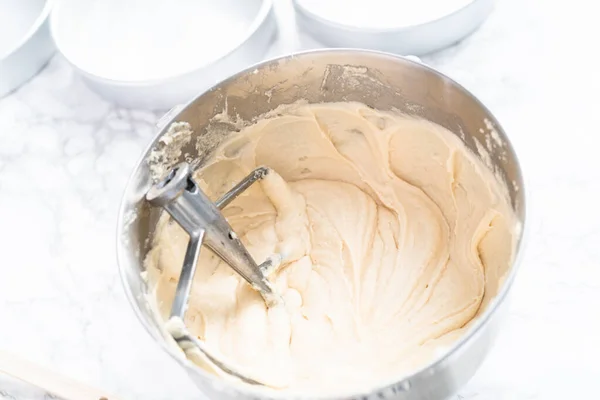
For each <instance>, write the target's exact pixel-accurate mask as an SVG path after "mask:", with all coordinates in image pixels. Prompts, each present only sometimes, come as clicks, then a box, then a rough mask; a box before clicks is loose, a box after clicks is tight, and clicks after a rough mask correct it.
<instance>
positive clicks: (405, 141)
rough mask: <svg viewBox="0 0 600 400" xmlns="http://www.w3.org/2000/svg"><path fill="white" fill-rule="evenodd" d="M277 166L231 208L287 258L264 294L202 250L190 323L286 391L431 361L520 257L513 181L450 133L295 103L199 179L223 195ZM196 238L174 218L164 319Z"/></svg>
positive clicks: (239, 225)
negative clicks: (272, 298) (273, 302)
mask: <svg viewBox="0 0 600 400" xmlns="http://www.w3.org/2000/svg"><path fill="white" fill-rule="evenodd" d="M260 165H266V166H268V167H270V168H271V169H273V170H274V171H275V172H276V173H270V174H269V175H267V177H266V178H265V179H264V180H263V181H261V182H260V183H256V184H254V185H253V186H252V187H251V188H250V189H249V190H247V191H246V192H244V194H243V195H242V196H240V197H239V198H237V199H236V200H235V201H234V202H233V203H231V204H230V205H229V206H228V207H227V208H226V209H225V210H224V211H223V213H224V215H225V216H226V218H227V219H228V221H229V222H230V224H231V225H232V227H233V229H234V230H235V231H236V233H237V235H238V236H239V237H240V238H241V240H242V241H243V242H244V244H245V245H246V246H247V248H248V250H249V251H250V253H251V254H252V255H253V257H254V258H255V260H257V261H258V262H262V261H263V260H265V259H266V258H267V257H268V256H272V255H273V254H278V255H281V257H282V260H283V261H282V263H281V265H280V266H279V267H278V268H277V269H276V270H275V271H273V272H272V274H271V275H270V280H271V281H272V282H273V284H274V285H275V287H276V288H277V290H278V291H279V293H280V294H281V295H282V296H283V298H284V301H285V304H284V305H281V306H278V307H274V308H270V309H267V308H266V306H265V304H264V302H263V300H262V298H261V296H260V295H259V294H258V293H257V292H255V291H254V290H253V289H252V288H251V287H250V286H249V285H248V284H247V283H246V282H245V281H244V280H243V279H242V278H241V277H240V276H238V275H237V274H236V273H235V272H234V271H233V270H232V269H231V268H230V267H229V266H227V265H226V264H225V263H223V262H221V261H220V259H219V258H217V257H216V256H215V255H213V254H212V253H211V252H210V250H209V249H207V248H204V249H203V251H202V254H201V256H200V261H199V265H198V271H197V274H196V276H195V280H194V285H193V291H192V294H191V298H190V306H189V309H188V312H187V315H186V324H187V326H188V328H189V329H190V331H191V332H193V333H194V334H196V335H197V336H198V337H200V338H201V339H202V340H204V341H205V342H206V344H207V346H210V347H211V348H212V349H214V351H215V352H216V353H218V354H221V355H222V356H223V357H225V358H226V359H229V360H231V361H232V362H233V363H235V364H238V365H240V366H242V367H243V368H244V370H246V371H251V372H252V374H253V375H254V377H256V378H259V379H261V380H265V381H267V382H272V386H274V387H276V388H278V389H281V390H309V391H312V392H318V393H329V392H335V391H339V390H341V389H344V390H362V389H369V388H371V387H373V386H375V385H377V384H379V383H382V382H386V381H391V380H394V379H399V378H401V377H402V375H404V374H407V373H411V372H413V371H415V369H417V368H420V367H423V366H425V365H426V364H427V363H429V362H431V361H432V360H433V359H434V358H435V357H436V356H438V355H440V354H441V352H443V351H445V350H446V349H447V348H448V347H449V346H450V345H452V343H453V342H454V341H455V340H457V339H458V338H459V337H460V335H461V334H462V333H463V332H464V329H465V327H467V326H468V325H469V323H470V322H471V321H473V319H474V318H475V317H476V316H477V315H478V313H479V312H480V311H481V310H482V309H483V308H484V307H485V305H486V304H487V302H489V300H490V299H492V298H493V297H494V296H495V295H496V294H497V292H498V290H499V287H500V285H501V283H502V280H503V278H504V276H505V275H506V274H507V273H508V270H509V268H510V265H511V262H512V259H513V251H514V237H515V232H514V231H515V227H516V218H515V216H514V215H513V212H512V208H511V206H510V203H509V200H508V195H507V191H506V188H505V186H504V185H503V184H502V183H501V182H500V181H499V180H498V179H497V178H496V177H495V176H494V175H493V174H492V172H490V171H489V169H488V168H486V167H485V165H484V164H483V163H482V162H481V161H480V160H479V159H478V158H477V157H476V156H475V155H474V154H473V153H471V152H470V150H468V149H467V147H466V146H465V145H464V144H463V143H462V142H461V141H460V139H458V138H457V137H456V136H455V135H453V134H452V133H451V132H449V131H448V130H446V129H445V128H442V127H441V126H438V125H436V124H434V123H431V122H428V121H425V120H420V119H415V118H411V117H407V116H401V115H395V114H391V113H384V112H380V111H376V110H373V109H371V108H368V107H367V106H365V105H363V104H359V103H327V104H311V105H295V106H288V107H286V108H285V109H283V111H282V112H280V113H273V115H271V116H270V117H269V118H265V119H262V120H260V121H258V122H257V123H255V124H254V125H251V126H249V127H246V128H244V129H243V130H242V131H241V132H239V133H234V134H232V135H231V136H229V137H228V138H227V140H226V141H225V142H224V143H222V144H221V145H220V146H219V148H218V149H217V150H216V152H215V154H214V157H213V158H212V160H211V161H210V162H209V163H208V164H207V166H205V167H204V168H202V169H201V170H200V171H198V172H197V174H196V182H197V183H198V184H199V185H200V186H201V188H202V189H203V190H204V191H205V192H206V193H207V194H208V195H209V196H211V198H213V199H217V198H218V197H219V196H220V195H222V194H223V193H225V192H226V191H227V190H229V189H230V188H231V187H232V186H233V185H234V184H235V183H237V182H238V181H240V180H241V179H242V178H243V177H244V176H245V175H246V174H248V173H249V172H250V171H251V170H252V169H254V168H255V167H257V166H260ZM187 241H188V237H187V235H186V234H185V232H184V231H183V230H182V229H181V228H180V227H179V226H178V225H177V224H176V223H175V222H173V221H170V219H169V217H168V216H167V215H166V214H165V215H163V217H162V219H161V220H160V222H159V226H158V228H157V234H156V236H155V238H154V242H153V246H152V249H151V251H150V252H149V254H148V256H147V260H146V266H147V269H148V279H149V281H150V282H151V284H153V285H154V287H155V292H156V296H157V300H158V304H159V307H160V308H161V311H162V312H163V313H164V316H165V317H167V316H168V313H169V309H170V307H171V301H172V299H173V297H174V291H175V287H176V284H177V278H178V277H179V273H180V270H181V266H182V263H183V256H184V253H185V249H186V245H187Z"/></svg>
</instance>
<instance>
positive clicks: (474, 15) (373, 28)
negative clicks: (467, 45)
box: [293, 0, 495, 56]
mask: <svg viewBox="0 0 600 400" xmlns="http://www.w3.org/2000/svg"><path fill="white" fill-rule="evenodd" d="M418 1H419V0H416V1H415V3H417V2H418ZM494 2H495V0H471V1H470V2H468V3H466V4H464V5H462V6H460V7H458V8H456V9H454V10H452V9H450V11H449V12H448V13H446V14H445V15H444V14H443V15H441V16H440V15H439V14H436V13H433V12H432V13H431V16H432V17H431V19H428V18H427V17H426V16H425V18H421V19H419V21H418V22H417V23H415V24H410V23H406V22H404V23H401V22H400V21H399V22H398V26H393V24H387V25H385V26H382V27H377V24H376V23H374V22H372V21H370V22H371V23H370V24H366V23H365V24H358V23H357V22H356V18H354V19H353V20H352V21H344V20H343V18H336V19H333V18H332V15H335V14H332V13H327V14H325V13H324V12H323V9H322V6H319V7H316V6H315V4H320V5H325V4H327V3H326V2H321V3H316V2H315V1H314V0H313V1H311V2H307V1H303V0H293V3H294V7H295V10H296V20H297V23H298V26H299V27H300V29H302V30H303V31H305V32H307V33H308V34H309V35H311V36H312V37H314V38H315V39H316V40H318V41H319V42H321V43H323V44H325V45H327V46H330V47H354V48H363V49H372V50H380V51H386V52H391V53H396V54H401V55H409V54H412V55H417V56H420V55H424V54H427V53H431V52H433V51H436V50H441V49H443V48H445V47H448V46H450V45H452V44H454V43H456V42H458V41H459V40H461V39H463V38H464V37H465V36H467V35H469V34H471V33H472V32H473V31H475V30H476V29H477V28H478V27H479V26H480V25H481V24H482V23H483V21H485V19H486V18H487V17H488V16H489V14H490V13H491V11H492V9H493V7H494ZM365 3H369V2H368V1H365ZM387 3H388V4H393V2H391V1H388V2H387ZM398 3H404V2H398ZM373 7H377V4H374V5H373ZM395 7H396V9H395V10H394V14H396V15H401V14H402V7H401V6H400V4H398V5H396V6H395ZM409 7H410V6H409ZM382 12H386V11H382ZM388 12H389V11H388ZM338 14H341V13H338Z"/></svg>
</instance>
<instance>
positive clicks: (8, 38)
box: [0, 0, 54, 97]
mask: <svg viewBox="0 0 600 400" xmlns="http://www.w3.org/2000/svg"><path fill="white" fill-rule="evenodd" d="M51 3H52V2H51V1H50V0H1V1H0V97H3V96H5V95H7V94H9V93H11V92H12V91H14V90H16V89H17V88H19V87H20V86H21V85H22V84H24V83H25V82H27V81H28V80H29V79H31V78H32V77H33V76H35V75H36V74H37V73H38V72H39V71H40V70H41V69H42V67H43V66H44V65H46V63H47V62H48V60H49V59H50V57H51V56H52V54H53V53H54V45H53V43H52V39H51V38H50V33H49V31H48V14H49V12H50V8H51Z"/></svg>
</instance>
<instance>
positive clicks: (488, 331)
mask: <svg viewBox="0 0 600 400" xmlns="http://www.w3.org/2000/svg"><path fill="white" fill-rule="evenodd" d="M299 99H305V100H308V101H309V102H332V101H360V102H363V103H365V104H367V105H369V106H371V107H374V108H377V109H381V110H389V109H398V110H400V111H402V112H405V113H407V114H412V115H417V116H421V117H424V118H426V119H429V120H431V121H434V122H436V123H438V124H440V125H442V126H445V127H446V128H448V129H449V130H451V131H452V132H454V133H455V134H456V135H458V136H459V137H460V138H461V139H462V140H463V141H464V142H465V143H466V145H467V146H468V147H469V148H470V149H472V150H473V152H474V153H475V154H479V151H481V148H482V144H485V143H486V142H488V143H489V142H490V140H489V138H490V135H492V137H493V138H494V142H495V143H501V144H502V145H495V146H490V149H488V150H486V151H483V153H486V154H481V156H482V159H484V161H485V160H487V161H488V162H489V161H490V160H491V163H492V167H493V168H494V169H495V170H496V172H497V174H499V175H500V176H502V178H503V179H504V180H505V181H506V182H507V186H508V189H509V192H510V197H511V201H512V205H513V207H514V210H515V213H516V215H517V216H518V218H519V220H520V222H521V223H523V222H524V218H525V204H524V191H523V180H522V177H521V171H520V169H519V164H518V161H517V158H516V155H515V154H514V152H513V150H512V147H511V146H510V143H509V142H508V139H507V138H506V136H505V134H504V132H503V130H502V128H501V127H500V125H499V124H498V121H496V119H495V118H494V117H493V115H492V114H491V113H490V112H489V111H488V110H487V109H486V108H485V107H484V106H483V105H482V104H481V103H480V102H479V101H478V100H477V99H476V98H475V97H473V96H472V95H471V94H470V93H469V92H467V91H466V90H465V89H464V88H462V87H461V86H459V85H458V84H457V83H455V82H454V81H452V80H451V79H449V78H447V77H445V76H443V75H441V74H440V73H438V72H436V71H434V70H432V69H431V68H429V67H427V66H424V65H422V64H420V63H418V62H414V61H411V60H408V59H406V58H402V57H399V56H394V55H390V54H385V53H378V52H371V51H364V50H320V51H311V52H307V53H302V54H296V55H291V56H286V57H283V58H279V59H275V60H272V61H266V62H264V63H262V64H259V65H257V66H254V67H251V68H249V69H247V70H245V71H242V72H240V73H238V74H236V75H234V76H233V77H231V78H229V79H227V80H225V81H223V82H221V83H220V84H218V85H216V86H215V87H213V88H212V89H210V90H209V91H207V92H205V93H203V94H202V95H200V96H199V97H197V98H196V99H195V100H193V101H192V102H191V103H189V104H187V105H186V106H185V107H183V108H182V109H181V111H179V112H178V113H177V114H176V115H174V116H173V117H172V118H171V119H170V121H169V123H170V122H172V121H187V122H189V123H190V124H191V126H192V128H193V130H194V140H192V144H191V145H190V146H188V148H184V149H183V153H186V152H188V153H190V154H197V156H198V161H199V163H200V164H202V162H203V161H204V160H206V156H207V155H209V154H210V152H211V150H212V149H214V148H215V145H216V144H217V143H218V142H219V141H220V140H222V139H223V138H224V137H225V136H226V135H227V133H226V132H225V131H227V129H220V130H219V129H210V131H207V125H208V124H209V120H210V119H211V118H212V117H213V116H215V115H216V114H218V113H221V112H223V111H224V110H225V112H227V113H228V114H229V115H231V116H236V115H239V116H240V117H241V118H244V119H246V120H250V119H252V118H253V117H256V116H258V115H261V114H262V113H265V112H267V111H270V110H272V109H273V108H275V107H277V106H278V105H280V104H286V103H292V102H294V101H296V100H299ZM169 123H167V125H166V126H168V125H169ZM166 126H165V128H163V129H161V130H160V132H159V133H158V135H157V136H156V138H155V139H154V141H153V142H152V143H151V144H150V146H149V147H148V149H147V151H146V152H145V153H144V154H143V156H142V158H141V159H140V161H139V163H138V165H137V167H136V168H135V171H134V172H133V174H132V176H131V178H130V181H129V184H128V185H127V188H126V190H125V194H124V197H123V202H122V205H121V209H120V215H119V222H118V233H117V252H118V261H119V266H120V269H121V275H122V278H123V282H124V285H125V290H126V292H127V293H128V295H129V298H130V300H131V304H132V306H133V308H134V309H135V310H136V312H137V314H138V316H139V318H140V320H141V321H142V323H143V325H144V326H145V327H146V329H147V330H148V332H149V333H150V334H151V335H152V337H153V338H154V339H155V340H156V341H157V342H158V343H160V345H161V346H162V347H163V348H164V349H165V350H166V351H168V352H169V353H170V354H171V355H172V356H173V357H174V358H175V359H176V360H177V361H178V362H179V363H180V364H181V365H182V367H183V368H184V369H185V370H186V371H187V372H188V374H189V375H190V376H191V378H192V379H193V380H194V382H195V383H196V384H197V385H198V386H199V387H200V389H201V390H202V391H203V392H204V393H205V394H206V395H208V397H209V398H215V399H216V398H219V399H265V398H268V399H276V398H301V397H300V396H290V395H289V393H286V395H283V394H282V393H281V392H276V391H272V390H268V389H265V388H262V387H258V386H251V385H247V384H243V383H237V382H231V381H229V380H224V379H221V378H218V377H216V376H214V375H212V374H209V373H207V372H206V371H204V370H203V369H200V368H198V367H196V366H195V365H193V364H191V363H190V362H189V361H188V360H186V359H184V358H183V357H182V355H181V353H179V352H178V351H177V350H176V347H175V346H173V345H171V344H170V343H172V342H171V340H170V338H169V337H168V335H167V334H166V333H165V331H164V328H162V322H161V321H160V317H158V316H157V315H156V314H155V313H154V312H152V307H151V304H150V303H149V302H148V298H147V285H146V283H145V281H144V279H143V278H142V275H141V273H142V271H143V270H144V264H143V260H144V256H145V254H146V252H147V251H148V245H149V240H148V238H151V237H152V234H153V227H154V224H155V222H156V218H157V215H156V211H155V210H150V208H149V206H148V205H147V203H146V201H145V200H144V195H145V193H146V192H147V190H148V188H149V187H150V184H151V177H150V171H149V168H148V165H147V162H146V159H147V157H148V155H149V154H150V151H151V150H152V149H153V148H154V146H155V145H157V144H158V139H159V138H160V137H161V136H162V135H163V134H165V132H166V130H167V128H166ZM213 128H214V122H213ZM215 132H218V133H215ZM496 135H497V136H496ZM486 138H487V139H488V140H487V141H486ZM196 140H199V143H200V144H204V146H203V149H204V150H203V153H202V154H198V152H197V151H196V150H195V147H194V146H193V144H194V143H195V142H196ZM521 232H522V229H521V230H520V231H519V237H518V247H521V246H520V244H521ZM519 253H520V251H518V250H517V254H519ZM517 263H518V256H517V259H516V261H515V263H514V264H513V267H512V269H511V270H510V272H509V275H508V277H507V278H506V279H505V280H504V283H503V287H502V288H501V289H500V292H499V294H498V295H497V296H496V297H495V298H494V299H493V300H492V301H491V302H490V303H489V304H488V307H487V309H486V310H485V311H484V312H483V313H482V314H481V315H480V316H479V318H478V320H477V322H476V323H475V324H474V325H473V327H472V328H471V329H470V330H468V331H467V332H466V333H465V335H464V336H463V338H462V339H461V340H459V341H458V342H457V343H456V344H455V345H454V346H453V347H452V348H451V349H450V350H449V351H448V352H446V353H445V354H443V355H441V356H440V358H438V359H437V360H434V361H433V362H432V363H431V364H430V365H428V366H427V367H425V368H423V369H422V370H420V371H417V372H415V373H414V374H413V375H410V376H408V377H404V378H402V379H400V380H399V381H396V382H389V383H387V384H384V385H382V386H381V387H379V388H377V389H376V390H373V391H371V392H368V393H345V394H344V393H341V394H340V396H338V397H335V398H343V399H382V398H386V399H387V398H396V399H402V400H408V399H410V400H416V399H418V400H427V399H444V398H446V397H448V396H450V395H451V394H453V393H455V392H456V391H457V390H458V388H459V387H460V386H462V385H463V384H464V383H466V382H467V380H468V379H469V378H470V377H471V376H472V375H473V374H474V373H475V371H476V370H477V368H478V367H479V365H480V364H481V362H482V361H483V359H484V358H485V356H486V354H487V353H488V351H489V349H490V346H491V344H492V341H493V339H494V336H495V334H496V333H497V332H498V327H499V324H500V321H501V314H502V311H503V309H505V308H506V301H505V300H506V296H507V294H508V291H509V290H510V287H511V284H512V282H513V279H514V277H515V273H516V265H517ZM306 398H312V399H314V398H318V396H313V395H311V396H309V397H306ZM330 398H331V397H330Z"/></svg>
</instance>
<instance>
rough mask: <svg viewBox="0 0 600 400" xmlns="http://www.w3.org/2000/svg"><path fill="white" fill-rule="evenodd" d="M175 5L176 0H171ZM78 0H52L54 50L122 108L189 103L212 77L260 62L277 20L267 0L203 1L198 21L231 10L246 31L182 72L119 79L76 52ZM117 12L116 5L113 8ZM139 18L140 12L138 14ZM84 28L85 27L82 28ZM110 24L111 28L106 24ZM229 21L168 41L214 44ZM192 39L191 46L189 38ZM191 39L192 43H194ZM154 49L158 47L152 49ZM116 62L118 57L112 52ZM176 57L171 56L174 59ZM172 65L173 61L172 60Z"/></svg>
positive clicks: (193, 46) (227, 28)
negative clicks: (204, 34) (195, 35)
mask: <svg viewBox="0 0 600 400" xmlns="http://www.w3.org/2000/svg"><path fill="white" fill-rule="evenodd" d="M172 4H173V6H174V7H175V5H176V2H173V3H172ZM81 7H82V3H79V2H78V1H77V0H74V1H73V0H68V1H63V2H60V3H59V4H57V5H56V6H55V7H54V9H53V11H52V14H51V16H50V30H51V33H52V36H53V38H54V41H55V43H56V47H57V49H58V51H59V52H60V53H61V54H62V55H63V56H64V58H65V59H66V60H67V61H68V62H69V63H70V64H71V65H72V66H73V68H74V69H75V70H76V71H77V72H78V74H79V75H80V76H81V78H82V80H83V81H84V82H85V83H86V84H87V85H88V86H89V87H90V88H91V89H92V90H94V91H95V92H96V93H98V94H99V95H101V96H102V97H104V98H105V99H106V100H108V101H111V102H113V103H115V104H117V105H119V106H122V107H126V108H138V109H152V110H166V109H170V108H172V107H173V106H175V105H177V104H182V103H186V102H188V101H189V100H190V99H191V98H193V97H194V96H195V95H197V94H198V92H202V91H204V90H206V89H208V88H209V87H211V86H213V85H214V84H215V83H216V82H218V81H220V80H222V79H224V78H225V77H227V76H229V75H231V74H233V73H235V72H237V71H238V70H241V69H243V68H245V67H247V66H249V65H251V64H254V63H257V62H259V61H261V60H262V59H263V57H264V55H265V53H266V52H267V50H268V48H269V46H270V44H271V42H272V41H273V39H274V34H275V32H276V23H275V19H274V14H273V10H272V8H273V7H272V0H244V1H236V0H226V1H219V2H211V1H205V2H204V7H205V8H204V9H203V12H202V13H201V14H198V15H194V16H193V18H194V21H195V22H196V23H198V24H208V23H210V19H211V18H213V16H214V15H215V13H219V14H220V15H223V14H224V13H226V14H225V15H235V20H233V21H234V22H235V23H240V21H243V22H244V24H245V25H246V26H247V29H246V30H245V34H244V35H243V37H241V38H240V39H239V40H238V41H237V42H236V44H235V45H234V46H231V47H228V48H224V49H223V51H222V52H221V56H219V57H217V58H215V59H211V60H207V61H206V62H204V63H203V64H202V65H198V66H197V67H195V68H192V69H191V70H188V71H185V72H174V73H173V74H171V75H168V76H164V77H161V78H157V79H150V80H124V79H121V78H118V77H115V76H110V75H109V74H104V75H103V74H101V73H98V72H97V70H93V68H89V65H83V64H84V63H83V62H81V61H80V60H82V59H83V60H85V58H82V56H83V55H84V54H83V55H82V54H81V51H82V49H83V51H90V52H92V51H94V48H89V49H87V50H86V49H85V48H84V47H85V46H82V45H81V43H80V42H77V41H78V40H80V39H79V38H78V37H77V35H75V34H73V33H74V29H73V26H74V25H73V18H76V16H77V12H78V10H81ZM115 13H118V10H115ZM140 18H143V15H142V14H141V15H140ZM164 23H165V24H177V21H171V20H165V21H164ZM84 28H85V27H84ZM107 29H110V27H107ZM230 30H231V26H228V25H227V24H223V25H222V26H219V27H218V29H215V31H214V32H211V33H210V35H208V36H209V37H202V38H191V39H190V38H188V37H186V38H185V40H186V42H185V43H173V45H174V46H175V45H181V46H190V51H200V52H201V51H202V49H203V44H202V43H203V41H206V40H210V41H212V42H213V43H211V45H213V47H214V42H215V41H219V40H220V39H222V38H223V37H224V35H227V33H228V31H230ZM188 40H191V45H190V43H188ZM194 40H195V41H196V42H194ZM157 51H158V50H157ZM113 60H114V62H115V63H118V62H119V58H118V57H117V56H115V57H114V59H113ZM174 62H176V60H174ZM175 67H176V65H175Z"/></svg>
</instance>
